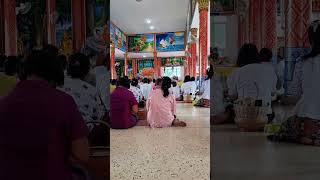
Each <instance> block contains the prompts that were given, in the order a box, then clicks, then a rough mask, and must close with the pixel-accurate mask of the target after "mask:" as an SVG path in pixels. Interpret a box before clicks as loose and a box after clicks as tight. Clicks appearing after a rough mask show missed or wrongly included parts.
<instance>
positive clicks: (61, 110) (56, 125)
mask: <svg viewBox="0 0 320 180" xmlns="http://www.w3.org/2000/svg"><path fill="white" fill-rule="evenodd" d="M24 66H25V67H24V71H25V73H26V79H24V80H22V81H20V82H19V83H18V84H17V87H16V88H15V89H14V90H13V91H12V92H11V93H10V94H9V95H8V96H6V97H4V98H2V99H0V123H1V126H0V169H1V171H0V179H1V180H2V179H3V180H17V179H26V178H27V179H32V180H58V179H59V180H70V179H71V178H72V172H71V167H72V165H73V164H78V163H80V164H81V163H84V162H86V161H87V160H88V154H89V153H88V152H89V148H88V140H87V136H88V129H87V126H86V125H85V123H84V120H83V119H82V116H81V114H80V113H79V111H78V108H77V105H76V104H75V102H74V100H73V98H72V97H71V96H69V95H67V94H65V93H63V92H61V91H59V90H56V89H55V88H54V86H55V85H56V83H57V82H54V81H56V80H57V78H56V77H55V75H56V74H57V73H58V72H60V69H59V67H60V66H59V65H58V63H57V61H56V59H55V57H54V56H53V55H52V54H50V53H48V52H46V51H43V50H42V51H34V52H32V54H31V55H30V56H29V57H28V58H27V59H26V62H25V63H24Z"/></svg>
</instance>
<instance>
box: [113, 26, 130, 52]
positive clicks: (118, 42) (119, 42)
mask: <svg viewBox="0 0 320 180" xmlns="http://www.w3.org/2000/svg"><path fill="white" fill-rule="evenodd" d="M110 37H111V39H112V41H113V43H114V44H115V46H116V48H118V49H120V50H121V51H123V52H125V51H126V50H127V48H126V47H127V37H126V35H125V34H124V33H123V32H122V30H121V29H119V28H118V27H117V26H115V25H114V24H113V23H111V25H110Z"/></svg>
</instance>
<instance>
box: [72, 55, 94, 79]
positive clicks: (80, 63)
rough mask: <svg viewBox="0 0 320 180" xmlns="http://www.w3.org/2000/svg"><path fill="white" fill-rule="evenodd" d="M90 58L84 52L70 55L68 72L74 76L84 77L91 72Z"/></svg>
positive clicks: (77, 77)
mask: <svg viewBox="0 0 320 180" xmlns="http://www.w3.org/2000/svg"><path fill="white" fill-rule="evenodd" d="M89 70H90V60H89V58H88V57H87V56H86V55H84V54H82V53H75V54H73V55H71V56H70V59H69V63H68V74H69V75H70V76H71V77H72V78H76V79H83V78H85V77H86V75H87V74H88V73H89Z"/></svg>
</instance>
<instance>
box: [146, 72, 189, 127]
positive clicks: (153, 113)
mask: <svg viewBox="0 0 320 180" xmlns="http://www.w3.org/2000/svg"><path fill="white" fill-rule="evenodd" d="M170 87H171V79H170V78H169V77H163V78H162V83H161V88H157V89H155V90H153V91H152V92H151V93H150V95H149V99H148V101H147V111H148V114H147V121H148V123H149V125H150V127H151V128H165V127H170V126H180V127H185V126H186V123H185V122H183V121H179V120H178V119H176V115H175V114H176V100H175V97H174V96H173V95H172V94H170V92H169V89H170Z"/></svg>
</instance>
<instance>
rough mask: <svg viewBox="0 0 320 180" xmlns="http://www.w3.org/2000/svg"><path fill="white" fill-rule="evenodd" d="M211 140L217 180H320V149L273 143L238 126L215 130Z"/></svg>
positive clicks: (212, 161)
mask: <svg viewBox="0 0 320 180" xmlns="http://www.w3.org/2000/svg"><path fill="white" fill-rule="evenodd" d="M210 141H211V144H212V146H211V150H212V151H211V165H212V166H211V170H212V171H211V172H212V177H213V178H212V179H214V180H238V179H239V180H269V179H272V180H316V179H320V147H313V146H303V145H299V144H288V143H274V142H270V141H268V140H267V139H266V138H265V135H264V134H263V133H244V132H239V130H238V128H237V127H236V126H235V125H222V126H215V127H213V128H212V130H211V140H210Z"/></svg>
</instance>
